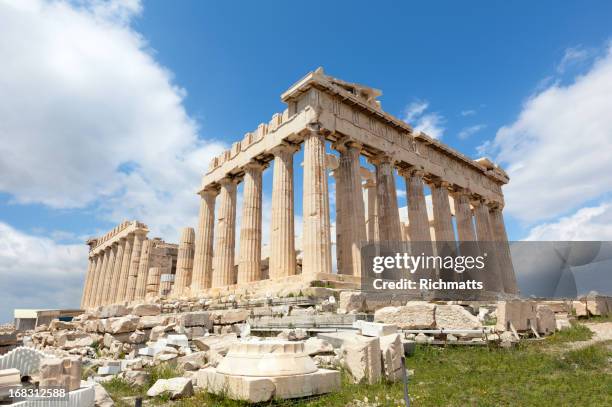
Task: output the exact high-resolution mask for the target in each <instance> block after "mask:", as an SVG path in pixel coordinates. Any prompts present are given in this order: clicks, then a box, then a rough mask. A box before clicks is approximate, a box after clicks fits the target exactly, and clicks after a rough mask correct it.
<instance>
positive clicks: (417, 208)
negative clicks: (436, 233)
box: [402, 170, 431, 242]
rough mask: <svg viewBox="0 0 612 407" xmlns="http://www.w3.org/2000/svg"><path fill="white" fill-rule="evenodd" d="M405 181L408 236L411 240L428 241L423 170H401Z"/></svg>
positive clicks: (429, 237)
mask: <svg viewBox="0 0 612 407" xmlns="http://www.w3.org/2000/svg"><path fill="white" fill-rule="evenodd" d="M402 175H403V177H404V180H405V182H406V196H407V198H408V236H409V239H410V241H411V242H430V241H431V234H430V233H429V217H428V216H427V204H426V203H425V194H424V193H423V172H422V171H418V170H408V171H405V172H402Z"/></svg>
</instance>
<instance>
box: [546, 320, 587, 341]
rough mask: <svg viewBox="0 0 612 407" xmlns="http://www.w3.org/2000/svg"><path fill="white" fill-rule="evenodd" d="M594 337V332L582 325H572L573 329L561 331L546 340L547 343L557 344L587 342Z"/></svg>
mask: <svg viewBox="0 0 612 407" xmlns="http://www.w3.org/2000/svg"><path fill="white" fill-rule="evenodd" d="M592 337H593V332H592V331H591V330H590V329H589V328H587V327H586V326H584V325H582V324H577V323H572V327H571V328H569V329H564V330H563V331H559V332H557V333H555V334H554V335H551V336H549V337H547V338H546V342H547V343H551V344H557V343H566V342H576V341H587V340H589V339H591V338H592Z"/></svg>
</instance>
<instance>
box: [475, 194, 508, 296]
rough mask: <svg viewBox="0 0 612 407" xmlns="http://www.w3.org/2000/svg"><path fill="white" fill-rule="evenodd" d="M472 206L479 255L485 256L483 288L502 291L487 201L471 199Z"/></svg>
mask: <svg viewBox="0 0 612 407" xmlns="http://www.w3.org/2000/svg"><path fill="white" fill-rule="evenodd" d="M472 206H473V207H474V219H475V221H476V236H477V238H478V246H479V247H480V250H481V255H482V256H485V257H486V260H485V270H484V272H483V273H484V274H483V278H482V282H483V283H484V289H485V290H486V291H492V292H503V291H504V283H503V281H502V276H501V271H500V269H499V260H498V258H497V254H496V250H495V246H494V244H493V243H492V242H493V241H494V239H493V228H492V227H491V220H490V219H489V208H488V206H487V202H486V201H485V200H484V199H475V200H473V201H472Z"/></svg>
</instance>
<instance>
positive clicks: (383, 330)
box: [353, 320, 397, 336]
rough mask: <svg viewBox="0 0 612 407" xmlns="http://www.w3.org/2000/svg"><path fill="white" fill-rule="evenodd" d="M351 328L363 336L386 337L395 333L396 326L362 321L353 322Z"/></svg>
mask: <svg viewBox="0 0 612 407" xmlns="http://www.w3.org/2000/svg"><path fill="white" fill-rule="evenodd" d="M353 328H357V329H359V330H360V332H361V335H363V336H386V335H392V334H394V333H396V332H397V326H395V325H393V324H382V323H380V322H367V321H363V320H357V321H355V322H353Z"/></svg>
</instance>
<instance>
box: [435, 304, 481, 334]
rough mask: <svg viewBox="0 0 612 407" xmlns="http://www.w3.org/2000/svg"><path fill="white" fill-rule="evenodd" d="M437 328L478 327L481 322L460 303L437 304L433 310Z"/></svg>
mask: <svg viewBox="0 0 612 407" xmlns="http://www.w3.org/2000/svg"><path fill="white" fill-rule="evenodd" d="M434 315H435V319H436V328H438V329H480V328H482V323H481V322H480V320H479V319H478V317H477V316H475V315H472V314H471V313H470V312H469V311H468V310H466V309H465V308H463V307H462V306H461V305H456V304H453V305H437V306H436V310H435V313H434Z"/></svg>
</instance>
